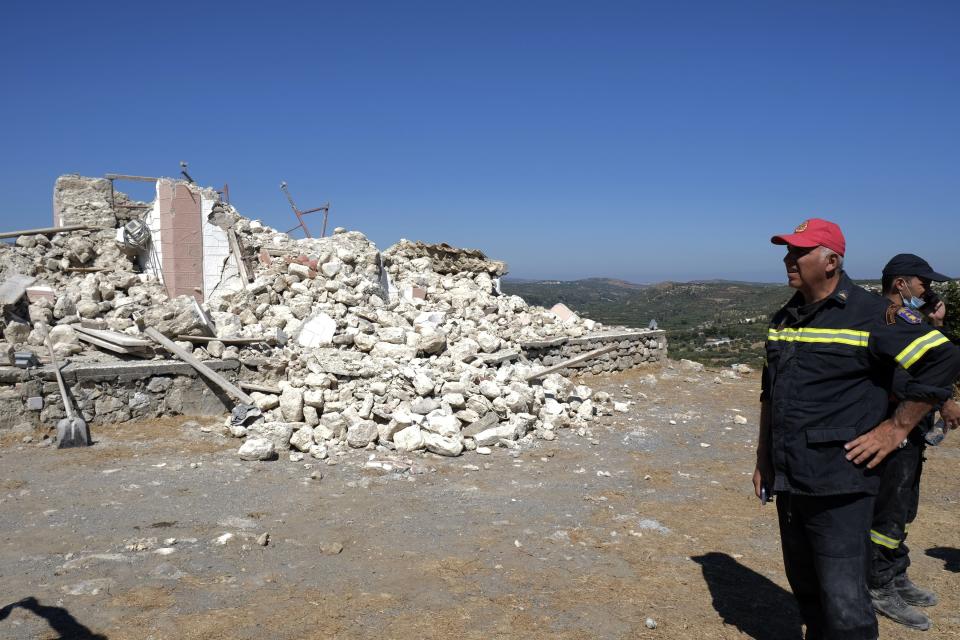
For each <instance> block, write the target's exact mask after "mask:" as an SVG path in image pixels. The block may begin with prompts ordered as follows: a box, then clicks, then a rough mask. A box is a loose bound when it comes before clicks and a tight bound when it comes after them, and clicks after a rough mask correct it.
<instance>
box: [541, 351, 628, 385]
mask: <svg viewBox="0 0 960 640" xmlns="http://www.w3.org/2000/svg"><path fill="white" fill-rule="evenodd" d="M616 348H617V345H616V344H611V345H608V346H606V347H600V348H599V349H594V350H593V351H588V352H587V353H582V354H580V355H579V356H577V357H575V358H570V359H569V360H564V361H563V362H561V363H560V364H555V365H553V366H552V367H547V368H546V369H541V370H540V371H537V372H536V373H533V374H530V375H529V376H527V377H526V380H527V382H529V381H530V380H536V379H537V378H542V377H544V376H546V375H549V374H551V373H555V372H557V371H561V370H562V369H566V368H567V367H570V366H572V365H575V364H580V363H581V362H586V361H587V360H592V359H593V358H596V357H597V356H602V355H603V354H605V353H609V352H611V351H613V350H614V349H616Z"/></svg>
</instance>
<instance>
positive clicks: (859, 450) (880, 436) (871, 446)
mask: <svg viewBox="0 0 960 640" xmlns="http://www.w3.org/2000/svg"><path fill="white" fill-rule="evenodd" d="M936 404H937V403H936V402H933V401H929V400H927V401H924V400H905V401H903V402H901V403H900V404H898V405H897V408H896V410H894V412H893V415H892V416H890V417H889V418H887V419H886V420H884V421H883V422H881V423H880V424H878V425H877V426H876V427H874V428H873V429H871V430H870V431H868V432H867V433H865V434H863V435H862V436H860V437H859V438H857V439H856V440H853V441H852V442H848V443H847V444H845V445H844V448H845V449H846V450H847V460H850V461H851V462H853V463H854V464H860V463H861V462H867V461H868V460H869V462H867V468H868V469H873V468H874V467H875V466H877V465H878V464H880V463H881V462H883V459H884V458H886V457H887V456H888V455H890V452H891V451H893V450H894V449H896V448H897V447H899V446H900V443H901V442H903V440H904V438H906V437H907V434H909V433H910V432H911V431H912V430H913V428H914V427H915V426H917V423H918V422H920V420H921V419H922V418H923V416H925V415H927V414H928V413H930V412H931V411H932V410H933V408H934V407H935V406H936Z"/></svg>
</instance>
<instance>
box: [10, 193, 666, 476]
mask: <svg viewBox="0 0 960 640" xmlns="http://www.w3.org/2000/svg"><path fill="white" fill-rule="evenodd" d="M156 193H157V197H156V199H155V200H154V201H153V202H152V203H140V202H133V201H131V200H130V199H129V198H127V197H126V196H125V195H124V194H122V193H120V192H118V191H114V189H113V185H112V183H111V182H110V181H108V180H105V179H95V178H84V177H81V176H76V175H68V176H61V177H60V178H59V179H58V180H57V184H56V186H55V189H54V222H55V225H56V226H57V227H63V230H62V231H61V232H60V233H55V232H53V231H51V230H50V229H41V230H33V231H36V232H37V233H28V234H21V235H18V236H17V237H16V241H15V243H14V244H6V243H2V244H0V292H2V293H3V296H2V302H3V318H2V333H3V341H2V342H0V429H9V428H12V427H14V426H19V427H22V426H23V425H25V424H26V425H35V426H42V427H46V428H50V427H52V425H54V424H56V422H57V421H58V420H59V419H61V418H63V417H64V416H65V415H66V413H65V408H64V404H63V400H62V399H61V397H60V394H59V391H58V387H57V383H56V377H55V372H54V370H53V368H52V365H51V364H50V363H49V358H48V357H46V356H45V354H46V353H47V345H49V347H50V348H51V349H52V350H53V353H54V355H55V356H56V358H57V359H58V360H60V361H66V362H68V364H67V365H66V366H64V367H63V369H62V373H63V377H64V380H65V382H66V385H67V387H68V390H69V393H70V395H71V396H72V398H73V401H74V404H75V406H76V407H77V408H78V411H79V414H80V415H81V416H82V418H83V419H84V420H86V421H87V423H89V424H91V425H94V426H95V425H98V424H104V423H116V422H125V421H128V420H136V419H144V418H153V417H159V416H164V415H207V416H209V415H225V414H229V413H230V412H231V410H233V414H232V415H231V416H230V417H228V418H227V419H226V421H225V423H224V426H223V430H224V433H229V434H230V435H232V436H234V437H236V438H238V439H243V440H244V441H243V442H242V443H238V448H239V452H238V455H239V456H240V457H241V458H242V459H245V460H266V459H273V458H276V457H278V455H282V456H287V455H289V457H290V458H291V459H296V458H298V457H301V456H303V455H309V456H313V457H314V458H319V459H323V458H327V457H329V456H331V455H337V454H343V453H344V452H346V451H349V450H350V449H376V450H379V451H398V452H401V453H407V452H417V451H429V452H432V453H435V454H438V455H445V456H456V455H460V454H461V453H462V452H464V451H473V450H476V449H477V448H478V447H481V448H485V447H491V446H508V447H516V446H518V444H523V443H528V442H530V441H532V440H533V439H534V438H543V439H548V440H552V439H554V438H555V437H556V431H557V430H558V429H563V428H570V427H574V428H577V429H581V428H583V427H586V426H588V424H589V422H590V421H592V420H593V419H594V418H595V416H597V415H598V414H599V413H601V412H603V413H610V412H612V411H613V410H614V408H613V403H612V402H611V400H610V398H609V396H608V395H607V394H605V393H593V391H592V390H591V389H590V388H588V387H586V386H582V385H576V384H575V383H574V382H573V381H571V380H570V379H569V378H567V377H565V376H568V375H572V374H574V373H576V372H577V371H588V372H592V373H601V372H605V371H617V370H624V369H630V368H634V367H640V366H646V365H648V364H649V363H653V362H658V361H661V360H663V359H665V357H666V350H667V344H666V337H665V334H664V332H663V331H658V330H642V331H637V330H630V329H625V328H622V327H621V328H614V327H603V326H601V325H600V324H599V323H596V322H594V321H592V320H589V319H584V318H581V317H579V316H578V315H577V314H575V313H572V312H570V310H569V309H566V308H565V307H563V308H562V309H561V308H559V307H562V305H558V308H555V310H552V311H548V310H546V309H544V308H541V307H535V306H530V305H527V304H526V303H525V302H524V301H523V299H521V298H519V297H517V296H507V295H503V294H501V293H500V286H499V281H500V278H501V277H502V276H503V275H504V274H505V273H506V270H507V267H506V265H505V264H504V263H503V262H499V261H495V260H490V259H488V258H487V257H486V256H485V255H484V254H483V253H482V252H480V251H477V250H467V249H457V248H453V247H450V246H448V245H445V244H440V245H430V244H424V243H422V242H411V241H408V240H401V241H400V242H398V243H397V244H395V245H394V246H392V247H390V248H389V249H386V250H385V251H383V252H381V251H379V250H378V249H377V247H376V246H375V245H374V244H373V243H371V242H370V241H369V240H368V239H367V238H366V237H365V236H364V235H363V234H362V233H360V232H358V231H346V230H344V229H341V228H338V229H336V230H335V231H334V233H333V235H332V236H330V237H326V238H306V239H294V238H292V237H290V236H289V235H287V234H285V233H282V232H279V231H277V230H275V229H271V228H269V227H267V226H265V225H263V224H262V223H260V222H259V221H257V220H251V219H248V218H244V217H242V216H241V215H240V214H239V213H238V212H237V211H236V209H235V208H234V207H232V206H231V205H229V204H227V203H225V202H222V201H221V200H220V198H219V196H218V194H217V193H216V192H215V191H214V190H212V189H204V188H200V187H198V186H196V185H194V184H191V183H188V182H185V181H181V180H170V179H158V180H157V182H156ZM67 228H69V229H71V230H67ZM11 235H15V234H11ZM138 320H139V321H140V322H139V323H138ZM141 325H142V326H144V327H146V328H147V330H146V331H143V330H141V328H140V327H141ZM171 354H180V359H176V358H174V357H173V356H172V355H171ZM193 359H196V361H199V362H200V363H202V366H201V365H196V364H195V365H191V364H189V363H188V362H184V361H181V360H187V361H191V360H193ZM198 369H199V370H200V373H199V374H198ZM201 374H202V375H201ZM225 390H227V391H225ZM231 390H232V391H231ZM228 392H229V393H228ZM248 392H249V395H248ZM237 398H241V399H245V400H249V401H250V405H253V406H249V407H247V406H244V405H243V404H241V405H240V407H239V408H238V409H236V410H235V407H236V406H237V405H236V404H235V403H236V402H237ZM95 435H96V434H95V430H94V437H95ZM288 452H289V454H288Z"/></svg>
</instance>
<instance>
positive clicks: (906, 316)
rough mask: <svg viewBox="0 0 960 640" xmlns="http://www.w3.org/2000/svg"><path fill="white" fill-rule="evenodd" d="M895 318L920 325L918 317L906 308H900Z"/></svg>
mask: <svg viewBox="0 0 960 640" xmlns="http://www.w3.org/2000/svg"><path fill="white" fill-rule="evenodd" d="M897 317H898V318H901V319H903V320H906V321H907V322H909V323H910V324H920V316H918V315H917V314H916V313H914V312H913V311H911V310H910V309H907V308H906V307H900V310H899V311H897Z"/></svg>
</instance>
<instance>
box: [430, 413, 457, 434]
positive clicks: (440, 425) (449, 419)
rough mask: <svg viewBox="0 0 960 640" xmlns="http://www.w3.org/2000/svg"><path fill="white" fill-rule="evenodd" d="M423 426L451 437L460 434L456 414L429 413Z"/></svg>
mask: <svg viewBox="0 0 960 640" xmlns="http://www.w3.org/2000/svg"><path fill="white" fill-rule="evenodd" d="M423 428H424V429H426V430H428V431H431V432H433V433H436V434H438V435H441V436H444V437H447V438H453V437H458V436H459V435H460V420H459V419H458V418H457V417H456V416H445V415H437V414H433V415H429V416H427V420H426V422H425V423H424V424H423Z"/></svg>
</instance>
